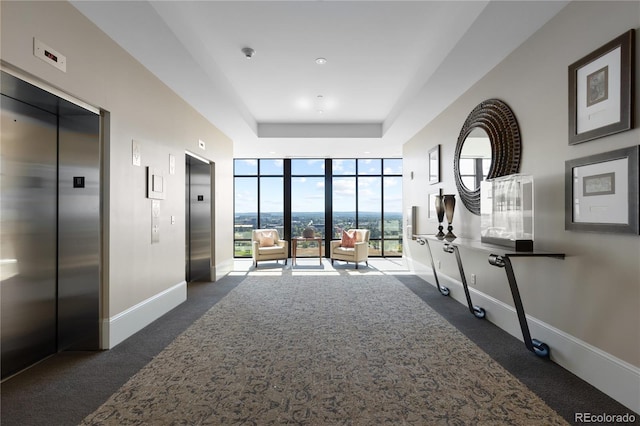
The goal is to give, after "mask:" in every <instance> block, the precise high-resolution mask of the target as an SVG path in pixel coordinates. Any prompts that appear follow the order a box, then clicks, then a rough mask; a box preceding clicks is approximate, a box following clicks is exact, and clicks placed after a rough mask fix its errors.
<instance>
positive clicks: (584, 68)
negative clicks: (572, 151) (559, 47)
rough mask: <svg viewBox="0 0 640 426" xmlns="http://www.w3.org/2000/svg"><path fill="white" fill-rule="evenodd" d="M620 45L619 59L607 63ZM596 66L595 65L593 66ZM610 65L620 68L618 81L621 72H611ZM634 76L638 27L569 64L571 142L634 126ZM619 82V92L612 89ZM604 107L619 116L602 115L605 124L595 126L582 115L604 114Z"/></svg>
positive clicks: (585, 140)
mask: <svg viewBox="0 0 640 426" xmlns="http://www.w3.org/2000/svg"><path fill="white" fill-rule="evenodd" d="M618 49H620V63H608V62H607V61H608V60H609V59H610V60H613V57H611V58H609V59H607V55H609V54H612V55H613V52H614V51H616V50H618ZM612 55H610V56H612ZM594 66H595V69H592V70H590V68H593V67H594ZM610 67H611V68H612V69H618V68H619V70H620V73H619V82H618V76H616V75H612V74H611V73H610V72H609V68H610ZM585 73H586V74H585ZM634 76H635V30H633V29H631V30H629V31H627V32H626V33H624V34H622V35H620V36H618V37H616V38H615V39H614V40H611V41H610V42H609V43H607V44H605V45H604V46H602V47H600V48H598V49H596V50H594V51H593V52H591V53H590V54H589V55H587V56H585V57H584V58H582V59H580V60H579V61H576V62H574V63H573V64H571V65H569V145H575V144H578V143H582V142H587V141H590V140H593V139H597V138H601V137H603V136H608V135H612V134H614V133H618V132H623V131H626V130H630V129H633V127H634V109H635V101H634V97H635V96H634V94H635V92H634V87H635V81H634V80H635V79H634ZM618 85H619V89H620V90H619V92H618V91H617V90H612V89H614V88H615V89H617V88H618ZM583 96H584V97H583ZM616 99H619V102H616ZM604 101H609V102H608V103H605V102H604ZM617 108H619V114H616V109H617ZM607 110H608V112H606V111H607ZM602 111H605V114H606V115H604V116H605V117H606V116H608V115H615V116H617V117H618V119H617V120H611V119H602V123H601V124H602V125H600V126H599V127H594V128H590V126H591V125H587V124H585V123H586V121H587V120H585V118H584V117H583V116H584V115H590V116H594V114H596V113H597V114H599V115H600V116H603V114H602ZM596 123H597V121H596ZM581 125H586V126H587V127H588V128H587V129H584V130H582V129H580V127H581ZM595 125H598V124H595ZM595 125H594V126H595Z"/></svg>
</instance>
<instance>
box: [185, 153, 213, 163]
mask: <svg viewBox="0 0 640 426" xmlns="http://www.w3.org/2000/svg"><path fill="white" fill-rule="evenodd" d="M184 153H185V154H187V155H188V156H189V157H193V158H195V159H196V160H200V161H202V162H203V163H205V164H209V163H210V161H209V160H207V159H206V158H204V157H200V156H199V155H198V154H194V153H193V152H191V151H189V150H188V149H187V150H185V151H184Z"/></svg>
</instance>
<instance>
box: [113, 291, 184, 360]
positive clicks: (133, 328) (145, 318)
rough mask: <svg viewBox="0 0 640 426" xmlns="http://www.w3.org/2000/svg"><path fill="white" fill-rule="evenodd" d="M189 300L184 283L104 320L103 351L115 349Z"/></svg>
mask: <svg viewBox="0 0 640 426" xmlns="http://www.w3.org/2000/svg"><path fill="white" fill-rule="evenodd" d="M185 300H187V283H186V281H182V282H180V283H178V284H176V285H174V286H173V287H171V288H168V289H167V290H165V291H163V292H160V293H158V294H156V295H154V296H152V297H150V298H148V299H146V300H144V301H142V302H140V303H138V304H137V305H135V306H132V307H130V308H129V309H127V310H125V311H123V312H120V313H119V314H116V315H114V316H113V317H111V318H108V319H104V320H102V344H101V347H102V348H103V349H113V348H114V347H115V346H116V345H117V344H118V343H122V342H123V341H125V340H126V339H127V338H129V337H131V336H133V335H134V334H135V333H137V332H138V331H140V330H142V329H143V328H144V327H146V326H147V325H149V324H151V323H152V322H153V321H155V320H157V319H158V318H160V317H161V316H162V315H164V314H166V313H167V312H169V311H170V310H172V309H173V308H175V307H176V306H178V305H180V304H181V303H182V302H184V301H185Z"/></svg>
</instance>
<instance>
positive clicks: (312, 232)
mask: <svg viewBox="0 0 640 426" xmlns="http://www.w3.org/2000/svg"><path fill="white" fill-rule="evenodd" d="M302 236H303V237H304V238H313V237H315V236H316V229H315V228H314V227H313V226H307V227H306V228H304V230H303V231H302Z"/></svg>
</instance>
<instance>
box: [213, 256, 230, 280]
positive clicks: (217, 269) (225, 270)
mask: <svg viewBox="0 0 640 426" xmlns="http://www.w3.org/2000/svg"><path fill="white" fill-rule="evenodd" d="M231 271H233V258H230V259H227V260H225V261H222V262H220V263H217V264H216V265H214V266H213V267H212V274H213V275H212V276H213V277H214V281H217V280H219V279H220V278H222V277H224V276H226V275H229V274H230V273H231Z"/></svg>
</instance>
